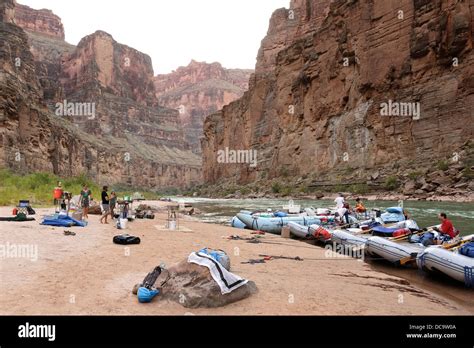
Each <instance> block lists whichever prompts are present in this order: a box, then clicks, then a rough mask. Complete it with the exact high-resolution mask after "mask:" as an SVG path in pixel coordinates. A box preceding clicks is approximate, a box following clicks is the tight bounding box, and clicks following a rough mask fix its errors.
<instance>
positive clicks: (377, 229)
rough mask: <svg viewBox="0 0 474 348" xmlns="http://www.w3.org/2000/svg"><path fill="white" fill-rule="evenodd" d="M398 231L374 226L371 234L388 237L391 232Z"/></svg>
mask: <svg viewBox="0 0 474 348" xmlns="http://www.w3.org/2000/svg"><path fill="white" fill-rule="evenodd" d="M396 230H398V228H396V227H395V228H389V227H383V226H376V227H374V228H372V233H373V234H382V235H385V236H386V235H389V236H391V235H392V234H393V232H395V231H396Z"/></svg>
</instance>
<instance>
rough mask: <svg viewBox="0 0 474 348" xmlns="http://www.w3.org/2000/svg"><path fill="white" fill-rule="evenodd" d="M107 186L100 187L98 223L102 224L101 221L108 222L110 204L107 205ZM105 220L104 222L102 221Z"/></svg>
mask: <svg viewBox="0 0 474 348" xmlns="http://www.w3.org/2000/svg"><path fill="white" fill-rule="evenodd" d="M108 189H109V188H108V187H107V186H104V187H103V188H102V195H101V196H102V217H101V218H100V223H101V224H103V223H106V224H108V222H107V216H109V212H110V206H109V194H108V193H107V190H108ZM104 220H105V222H103V221H104Z"/></svg>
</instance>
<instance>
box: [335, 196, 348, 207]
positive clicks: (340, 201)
mask: <svg viewBox="0 0 474 348" xmlns="http://www.w3.org/2000/svg"><path fill="white" fill-rule="evenodd" d="M334 202H335V203H336V209H341V208H343V207H344V203H345V202H346V201H345V199H344V195H343V194H342V193H340V194H339V197H336V199H335V200H334Z"/></svg>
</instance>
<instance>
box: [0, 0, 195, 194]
mask: <svg viewBox="0 0 474 348" xmlns="http://www.w3.org/2000/svg"><path fill="white" fill-rule="evenodd" d="M15 10H19V11H18V12H16V11H15ZM0 12H1V17H2V22H1V23H0V24H1V26H0V31H1V33H0V34H1V35H0V40H1V46H0V66H1V68H2V69H1V72H0V86H1V90H2V93H1V95H0V167H7V168H10V169H12V170H15V171H19V172H31V171H47V172H53V173H55V174H58V175H62V176H71V175H78V174H82V173H85V174H87V175H88V176H90V177H92V178H93V179H95V180H96V181H97V182H99V183H108V184H119V183H120V184H129V185H133V186H138V187H144V188H165V187H188V186H192V185H195V184H196V183H198V182H199V181H200V179H201V172H200V158H199V157H198V156H196V155H195V154H193V153H192V152H191V151H190V150H189V145H187V144H186V142H185V140H184V133H183V130H182V128H181V126H180V123H179V119H178V112H177V111H176V110H171V109H168V108H165V107H162V106H160V105H159V104H158V101H157V99H156V96H155V89H154V84H153V78H154V76H153V69H152V65H151V59H150V57H148V56H147V55H145V54H143V53H141V52H138V51H136V50H134V49H132V48H130V47H128V46H125V45H121V44H119V43H117V42H116V41H115V40H113V38H112V37H111V36H110V35H109V34H107V33H104V32H100V31H98V32H96V33H94V34H92V35H89V36H87V37H86V38H84V39H83V40H81V42H80V43H79V44H78V46H77V47H74V46H72V45H69V44H68V43H66V42H65V41H64V31H63V29H62V25H61V24H60V23H61V21H60V20H59V19H58V17H57V16H55V15H54V14H52V13H51V12H50V11H47V10H40V11H37V10H33V9H30V8H28V7H26V6H21V5H18V4H15V3H14V1H11V0H9V1H8V2H7V3H5V4H2V7H1V8H0ZM20 26H21V27H20ZM65 101H66V103H65ZM59 104H65V105H66V108H65V110H62V112H61V113H60V112H58V111H59V110H60V109H59ZM68 105H73V106H75V108H73V109H75V111H74V112H72V113H68V112H67V110H68V107H67V106H68ZM77 106H80V107H83V108H81V109H80V111H89V112H83V113H81V112H79V113H78V112H77V110H78V108H77ZM91 110H92V111H93V112H92V113H90V111H91Z"/></svg>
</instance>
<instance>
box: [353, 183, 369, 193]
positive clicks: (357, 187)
mask: <svg viewBox="0 0 474 348" xmlns="http://www.w3.org/2000/svg"><path fill="white" fill-rule="evenodd" d="M349 191H350V192H352V193H355V194H359V195H364V194H366V193H368V192H369V191H370V189H369V186H368V185H367V184H354V185H351V187H350V188H349Z"/></svg>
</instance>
